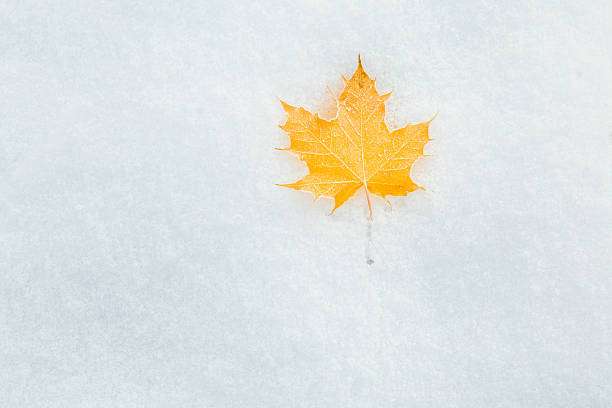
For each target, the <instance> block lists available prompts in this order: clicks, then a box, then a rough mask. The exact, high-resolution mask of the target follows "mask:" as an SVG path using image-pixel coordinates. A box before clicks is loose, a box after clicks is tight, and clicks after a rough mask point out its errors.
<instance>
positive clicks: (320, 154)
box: [279, 58, 435, 216]
mask: <svg viewBox="0 0 612 408" xmlns="http://www.w3.org/2000/svg"><path fill="white" fill-rule="evenodd" d="M342 79H344V82H345V87H344V90H343V91H342V93H341V95H340V97H339V98H335V96H334V98H335V99H336V103H337V113H336V117H335V118H334V119H332V120H324V119H321V118H320V117H319V115H318V114H316V113H315V114H314V115H313V114H312V113H310V112H308V111H307V110H305V109H304V108H298V107H295V106H291V105H289V104H287V103H285V102H283V101H281V103H282V105H283V108H284V109H285V111H286V112H287V122H286V123H285V124H284V125H282V126H280V128H281V129H283V130H284V131H286V132H287V133H288V134H289V138H290V139H291V145H290V146H289V147H287V148H284V149H279V150H287V151H290V152H292V153H294V154H297V155H298V157H299V158H300V159H301V160H303V161H304V162H305V163H306V164H307V165H308V169H309V171H310V174H308V175H307V176H305V177H304V178H302V179H301V180H299V181H297V182H295V183H290V184H279V185H280V186H283V187H289V188H293V189H296V190H303V191H308V192H310V193H312V194H313V195H314V197H315V200H317V199H318V198H319V197H329V198H333V199H334V200H335V205H334V209H333V210H332V212H331V213H332V214H333V212H334V211H335V210H336V209H337V208H338V207H340V206H341V205H342V204H344V202H345V201H346V200H348V199H349V198H350V197H351V196H353V195H354V194H355V192H356V191H357V190H359V189H360V188H361V187H362V186H363V187H365V193H366V199H367V203H368V208H369V210H370V216H372V204H371V200H370V193H372V194H374V195H377V196H379V197H382V198H383V199H384V200H385V201H387V203H389V201H388V200H387V199H386V196H388V195H391V196H405V195H407V193H408V192H411V191H414V190H417V189H423V187H419V186H417V185H416V184H415V183H414V182H413V181H412V179H411V178H410V168H411V166H412V164H413V163H414V162H415V161H416V160H417V159H418V158H419V157H421V156H423V148H424V146H425V144H426V143H427V142H428V141H430V140H431V139H430V138H429V136H428V128H429V124H430V123H431V121H432V120H433V118H432V119H431V120H429V121H428V122H424V123H419V124H417V125H412V124H408V125H406V126H405V127H403V128H401V129H396V130H394V131H393V132H389V129H388V128H387V125H386V124H385V101H386V100H387V99H388V98H389V96H390V95H391V93H390V92H389V93H388V94H385V95H380V94H379V93H378V92H377V91H376V88H375V87H374V82H375V79H371V78H370V77H369V76H368V74H366V72H365V71H364V70H363V66H362V65H361V58H359V64H358V66H357V70H356V71H355V73H354V74H353V76H352V77H351V78H350V79H349V80H347V79H346V78H344V77H342ZM328 89H329V88H328ZM330 93H331V91H330ZM332 96H333V93H332ZM434 118H435V116H434Z"/></svg>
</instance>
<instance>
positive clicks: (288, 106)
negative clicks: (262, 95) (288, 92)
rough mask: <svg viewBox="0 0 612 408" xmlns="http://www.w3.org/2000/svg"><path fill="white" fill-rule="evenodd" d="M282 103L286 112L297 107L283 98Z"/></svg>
mask: <svg viewBox="0 0 612 408" xmlns="http://www.w3.org/2000/svg"><path fill="white" fill-rule="evenodd" d="M279 101H280V103H281V105H283V109H284V110H285V112H289V111H290V110H292V109H295V106H291V105H289V104H288V103H287V102H285V101H283V100H282V99H279Z"/></svg>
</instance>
